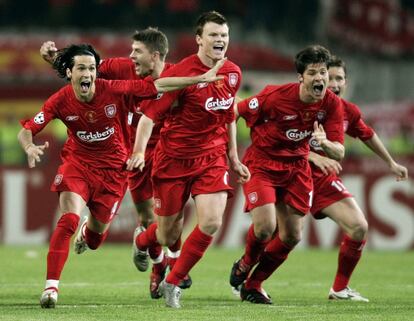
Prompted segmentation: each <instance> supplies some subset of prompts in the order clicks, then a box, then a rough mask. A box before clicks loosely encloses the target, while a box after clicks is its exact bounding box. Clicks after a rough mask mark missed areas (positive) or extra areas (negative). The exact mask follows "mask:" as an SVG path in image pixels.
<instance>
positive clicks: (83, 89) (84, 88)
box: [80, 80, 91, 94]
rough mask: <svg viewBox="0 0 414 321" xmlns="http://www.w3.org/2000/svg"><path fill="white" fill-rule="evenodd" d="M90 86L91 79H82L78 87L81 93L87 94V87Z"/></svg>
mask: <svg viewBox="0 0 414 321" xmlns="http://www.w3.org/2000/svg"><path fill="white" fill-rule="evenodd" d="M90 88H91V81H90V80H82V81H81V82H80V89H81V93H82V94H87V93H88V92H89V89H90Z"/></svg>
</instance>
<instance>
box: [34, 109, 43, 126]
mask: <svg viewBox="0 0 414 321" xmlns="http://www.w3.org/2000/svg"><path fill="white" fill-rule="evenodd" d="M33 120H34V122H35V123H36V124H38V125H40V124H43V123H44V122H45V114H44V113H43V111H41V112H40V113H38V114H37V115H36V116H34V118H33Z"/></svg>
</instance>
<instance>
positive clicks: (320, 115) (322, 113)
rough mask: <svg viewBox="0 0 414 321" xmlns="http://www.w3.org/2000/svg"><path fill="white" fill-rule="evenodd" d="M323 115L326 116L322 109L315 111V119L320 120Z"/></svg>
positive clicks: (322, 118) (323, 117)
mask: <svg viewBox="0 0 414 321" xmlns="http://www.w3.org/2000/svg"><path fill="white" fill-rule="evenodd" d="M325 117H326V111H324V110H318V112H317V113H316V119H317V120H318V121H322V120H324V119H325Z"/></svg>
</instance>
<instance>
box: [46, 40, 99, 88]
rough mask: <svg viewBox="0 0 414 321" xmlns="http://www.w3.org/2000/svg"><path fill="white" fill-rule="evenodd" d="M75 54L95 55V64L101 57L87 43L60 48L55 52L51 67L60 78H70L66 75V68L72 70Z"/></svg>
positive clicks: (97, 63)
mask: <svg viewBox="0 0 414 321" xmlns="http://www.w3.org/2000/svg"><path fill="white" fill-rule="evenodd" d="M75 56H92V57H95V62H96V66H98V65H99V63H100V61H101V57H100V56H99V54H98V53H97V52H96V51H95V49H94V48H93V47H92V46H91V45H89V44H80V45H70V46H68V47H65V48H63V49H60V50H59V51H58V52H57V54H56V59H55V60H54V61H53V69H55V70H56V72H57V74H58V76H59V77H60V78H66V80H70V78H69V77H67V75H66V69H67V68H69V69H70V70H72V68H73V66H74V65H75V60H74V58H75Z"/></svg>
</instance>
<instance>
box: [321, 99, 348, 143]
mask: <svg viewBox="0 0 414 321" xmlns="http://www.w3.org/2000/svg"><path fill="white" fill-rule="evenodd" d="M327 115H328V117H327V121H326V122H325V124H324V125H323V127H324V130H325V132H326V137H328V139H329V140H330V141H332V142H338V143H341V144H343V143H344V111H343V105H342V101H341V100H340V99H339V98H338V97H336V96H333V97H332V100H330V102H329V106H328V113H327Z"/></svg>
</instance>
